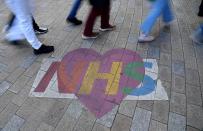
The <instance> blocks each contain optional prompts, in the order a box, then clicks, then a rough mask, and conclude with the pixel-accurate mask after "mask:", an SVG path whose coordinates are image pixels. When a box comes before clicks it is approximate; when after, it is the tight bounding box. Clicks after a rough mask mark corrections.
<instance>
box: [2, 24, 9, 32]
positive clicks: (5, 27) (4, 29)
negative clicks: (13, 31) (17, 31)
mask: <svg viewBox="0 0 203 131" xmlns="http://www.w3.org/2000/svg"><path fill="white" fill-rule="evenodd" d="M8 29H9V26H8V25H5V26H4V27H3V30H2V33H6V32H7V31H8Z"/></svg>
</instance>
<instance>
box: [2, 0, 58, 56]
mask: <svg viewBox="0 0 203 131" xmlns="http://www.w3.org/2000/svg"><path fill="white" fill-rule="evenodd" d="M5 2H6V4H7V6H8V7H9V9H10V10H11V12H12V13H13V14H14V15H15V17H16V18H15V19H14V21H13V25H12V26H11V28H9V30H8V31H7V32H6V39H7V40H8V41H10V42H14V41H19V40H23V39H26V40H27V41H28V42H29V43H30V45H31V46H32V48H33V52H34V54H36V55H38V54H43V53H50V52H52V51H54V47H53V46H47V45H44V44H42V43H41V42H40V41H39V40H38V38H37V37H36V34H35V32H34V30H33V21H32V12H31V4H32V3H31V1H30V0H5Z"/></svg>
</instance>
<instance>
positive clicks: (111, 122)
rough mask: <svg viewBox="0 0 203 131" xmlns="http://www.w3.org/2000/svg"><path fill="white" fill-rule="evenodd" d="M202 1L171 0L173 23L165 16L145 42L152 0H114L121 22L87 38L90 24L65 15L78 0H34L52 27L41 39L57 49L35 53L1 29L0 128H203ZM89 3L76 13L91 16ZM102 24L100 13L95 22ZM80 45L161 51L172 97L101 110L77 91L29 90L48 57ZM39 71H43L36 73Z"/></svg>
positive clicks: (156, 54)
mask: <svg viewBox="0 0 203 131" xmlns="http://www.w3.org/2000/svg"><path fill="white" fill-rule="evenodd" d="M3 1H4V0H0V29H3V26H4V24H5V23H6V20H7V17H8V14H9V11H8V9H7V7H6V6H5V4H4V2H3ZM200 1H201V0H172V7H173V9H174V13H175V20H174V22H173V24H172V25H171V27H170V29H163V28H162V27H163V23H162V22H161V21H160V20H159V21H158V22H157V24H156V26H155V27H154V28H153V31H152V33H153V34H154V35H159V33H160V35H159V36H160V37H158V38H157V39H156V40H155V41H154V42H152V43H149V44H139V43H137V38H138V36H139V32H140V30H139V26H140V24H141V22H142V21H143V20H144V18H145V16H146V15H147V12H148V10H149V9H148V6H147V1H146V0H112V10H111V22H112V23H114V24H115V25H116V26H117V29H116V30H115V31H112V32H108V33H102V35H101V36H100V37H99V38H98V39H96V40H85V41H84V40H82V39H81V34H82V31H83V29H84V24H83V25H82V26H79V27H74V26H72V25H70V24H67V23H66V22H65V18H66V15H67V13H68V11H69V10H70V7H71V5H72V3H73V0H54V1H53V0H46V1H43V0H36V5H37V7H36V14H35V18H36V21H37V22H38V23H40V25H44V26H47V27H48V28H49V32H48V33H47V34H45V35H41V36H39V39H40V40H41V41H42V42H43V43H45V44H50V45H54V46H55V49H56V50H55V52H54V53H53V54H47V55H40V56H35V55H34V54H33V53H32V49H31V47H30V46H29V45H28V44H27V43H23V44H22V45H11V44H8V43H6V42H5V41H3V40H2V39H3V33H0V39H1V40H0V130H2V131H17V130H21V131H110V130H112V131H128V130H131V131H138V130H139V131H167V130H168V131H201V130H203V107H202V106H203V46H197V45H196V44H194V43H193V42H192V40H191V39H190V38H189V35H190V34H191V32H192V31H193V30H194V29H195V28H196V27H197V26H198V24H199V23H201V22H203V19H201V18H198V17H197V16H196V12H197V9H198V6H199V3H200ZM88 11H89V6H88V2H87V1H84V3H83V6H82V7H81V9H80V11H79V14H78V17H79V18H81V19H82V20H83V21H85V20H86V17H87V12H88ZM98 27H99V20H98V21H97V22H96V27H95V29H96V30H97V29H98ZM78 48H90V49H93V50H95V51H97V52H99V53H101V54H102V53H105V52H106V51H108V50H111V49H113V48H125V49H130V50H134V51H136V52H137V53H139V54H140V56H141V57H142V58H143V59H145V58H148V59H149V58H152V59H156V60H157V63H158V67H159V68H158V72H157V73H158V78H159V79H160V80H161V82H162V85H163V87H164V88H165V90H166V92H167V94H168V98H169V99H168V100H164V101H154V100H142V99H139V100H137V101H122V103H121V104H118V105H117V106H116V107H114V108H113V110H112V111H110V112H108V113H107V114H105V115H104V116H102V117H101V118H96V117H95V116H94V115H93V114H92V113H91V112H90V111H89V110H88V109H87V108H86V107H85V106H84V105H83V104H82V103H80V101H79V100H76V99H73V100H71V99H65V98H64V99H63V98H61V99H59V98H58V99H57V98H36V97H30V96H29V93H30V90H31V89H33V87H36V86H37V83H39V81H40V79H39V78H42V77H43V75H44V74H45V72H46V71H47V70H48V67H49V65H50V64H51V63H52V62H53V61H56V60H60V59H61V58H62V57H63V56H64V55H65V54H66V53H67V52H69V51H71V50H74V49H78ZM47 58H48V59H47ZM39 70H40V72H38V71H39ZM154 70H156V69H154ZM155 73H156V72H155ZM36 76H39V77H38V78H37V79H35V78H36ZM33 83H34V84H33ZM54 84H57V83H56V76H55V77H54V78H53V79H52V85H50V92H49V93H50V94H51V93H53V95H54V91H57V89H56V88H54V86H56V85H54ZM51 91H53V92H51ZM47 96H49V95H47ZM64 96H65V94H64ZM66 98H67V97H66Z"/></svg>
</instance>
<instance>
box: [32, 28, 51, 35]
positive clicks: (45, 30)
mask: <svg viewBox="0 0 203 131" xmlns="http://www.w3.org/2000/svg"><path fill="white" fill-rule="evenodd" d="M47 32H48V28H45V27H39V28H38V29H35V33H36V34H38V35H40V34H45V33H47Z"/></svg>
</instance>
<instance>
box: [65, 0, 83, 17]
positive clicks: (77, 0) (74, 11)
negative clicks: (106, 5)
mask: <svg viewBox="0 0 203 131" xmlns="http://www.w3.org/2000/svg"><path fill="white" fill-rule="evenodd" d="M81 2H82V0H75V1H74V4H73V6H72V8H71V11H70V14H69V15H68V18H75V17H76V15H77V12H78V9H79V8H80V5H81Z"/></svg>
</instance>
